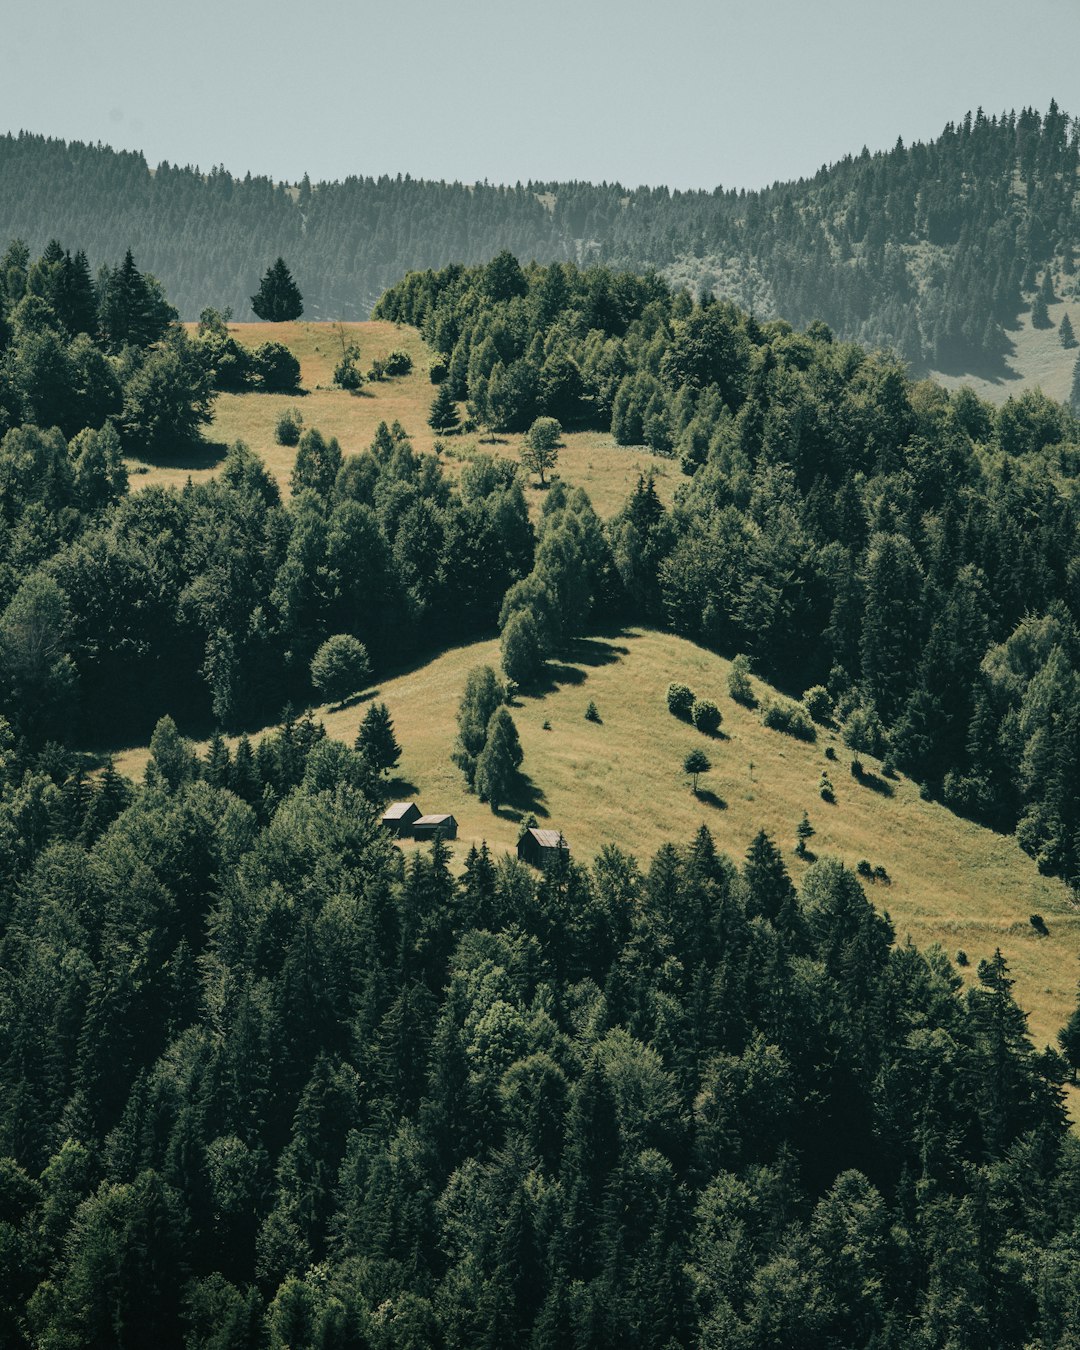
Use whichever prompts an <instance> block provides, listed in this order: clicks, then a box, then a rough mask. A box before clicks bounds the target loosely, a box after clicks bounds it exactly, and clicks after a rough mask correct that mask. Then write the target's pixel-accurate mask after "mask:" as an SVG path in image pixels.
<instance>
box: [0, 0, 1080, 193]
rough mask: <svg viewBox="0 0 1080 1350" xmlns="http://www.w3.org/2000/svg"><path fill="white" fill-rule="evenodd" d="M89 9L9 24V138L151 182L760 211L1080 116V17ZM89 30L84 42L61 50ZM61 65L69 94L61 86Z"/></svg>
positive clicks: (693, 10)
mask: <svg viewBox="0 0 1080 1350" xmlns="http://www.w3.org/2000/svg"><path fill="white" fill-rule="evenodd" d="M85 13H86V11H85V7H81V6H80V7H76V6H75V4H74V3H73V0H43V2H42V3H41V4H40V5H38V6H37V7H36V8H35V9H34V10H33V11H24V12H21V13H19V14H17V15H15V16H13V17H11V18H10V19H9V20H8V22H7V29H8V32H7V45H8V50H9V60H8V62H7V66H8V70H7V72H6V79H5V83H4V86H3V88H2V89H0V128H2V129H3V130H10V131H12V132H17V131H19V130H25V131H28V132H33V133H35V134H41V135H47V136H54V137H60V138H62V139H65V140H78V141H87V142H97V141H102V142H104V143H106V144H108V145H111V146H113V147H114V148H116V149H121V150H137V151H141V152H142V153H143V154H145V156H146V158H147V160H148V162H149V163H150V164H151V165H155V164H157V163H160V162H161V161H162V160H168V161H169V162H170V163H173V164H180V165H185V164H197V165H199V166H200V167H201V168H203V169H204V170H205V169H210V168H212V167H213V166H215V165H224V166H225V167H226V168H227V169H228V170H229V171H230V172H231V173H233V174H236V175H240V176H243V174H244V173H246V172H249V171H250V172H251V173H252V174H257V175H267V176H270V177H272V178H274V179H276V180H279V181H280V180H285V181H290V182H291V181H296V180H298V179H299V178H300V177H301V176H302V175H303V173H304V172H307V173H308V174H310V176H311V178H312V180H313V181H317V180H320V179H340V178H344V177H347V176H349V175H353V174H355V175H372V176H378V175H380V174H384V173H385V174H391V175H396V174H398V173H401V174H406V173H408V174H410V175H411V176H413V177H415V178H428V179H436V180H439V179H443V180H446V181H455V180H456V181H461V182H480V181H484V180H487V181H488V182H492V183H515V182H519V181H520V182H525V181H527V180H529V179H532V180H534V181H538V180H543V181H555V180H558V181H566V180H570V179H580V180H586V181H590V182H600V181H607V182H612V181H619V182H621V183H623V184H625V185H626V186H628V187H636V186H639V185H641V184H650V185H654V186H661V185H663V186H668V187H672V188H705V189H712V188H715V187H717V186H722V187H725V188H732V187H733V188H747V189H753V188H760V187H764V186H767V185H769V184H771V183H773V182H775V181H786V180H788V179H793V178H799V177H809V176H811V175H813V174H814V173H816V172H817V170H818V169H819V168H821V166H822V165H823V164H829V163H835V162H836V161H837V160H840V159H842V158H843V157H844V156H845V155H848V154H857V153H859V151H860V150H861V148H862V147H863V146H864V145H865V146H866V147H867V148H868V149H869V150H871V151H872V152H873V151H878V150H885V149H888V148H890V147H891V146H892V145H893V144H895V142H896V139H897V136H901V137H902V138H903V140H904V142H905V144H909V143H911V142H912V141H920V140H921V141H926V140H931V139H933V138H934V137H936V136H938V135H939V134H940V132H941V130H942V128H943V127H944V126H945V124H946V123H947V122H949V121H959V120H960V119H962V118H963V116H964V115H965V113H966V112H968V111H971V112H973V113H974V112H975V110H976V109H977V108H978V107H982V108H983V110H984V112H985V113H986V115H987V116H992V115H995V114H999V113H1001V112H1003V111H1007V110H1009V109H1017V110H1019V109H1020V108H1022V107H1024V106H1033V107H1035V108H1037V109H1039V110H1040V111H1045V110H1046V108H1047V107H1048V106H1049V103H1050V100H1051V98H1055V99H1056V100H1057V102H1058V104H1059V106H1061V107H1062V108H1063V109H1064V110H1065V111H1066V112H1068V113H1069V114H1070V115H1076V114H1077V113H1080V72H1078V71H1077V69H1076V63H1075V60H1074V58H1073V53H1074V52H1075V50H1076V45H1077V40H1078V39H1080V9H1078V8H1077V7H1075V6H1071V5H1069V4H1067V3H1065V0H1033V2H1032V3H1031V4H1029V5H1027V6H1026V7H1024V9H1023V11H1022V12H1021V11H1020V10H1019V9H1018V8H1017V7H1016V6H1014V5H1012V4H1011V3H1006V2H1005V0H983V2H982V3H975V0H954V3H952V4H949V5H945V6H942V5H940V4H934V3H931V2H930V0H914V2H913V3H911V4H909V5H908V6H907V7H906V9H905V11H904V14H903V21H902V22H900V21H899V19H898V16H897V13H896V10H895V8H894V7H892V6H890V8H889V10H888V11H886V9H885V7H884V5H882V4H880V3H879V4H876V5H875V4H865V3H864V4H856V3H853V0H824V2H823V3H821V4H819V5H817V6H814V7H811V6H807V5H806V4H805V3H803V4H798V3H795V0H776V2H775V3H774V4H772V5H771V6H769V7H768V10H767V11H754V12H748V11H747V10H746V9H745V8H744V7H743V6H736V5H734V4H731V3H723V2H721V3H716V4H705V3H702V2H701V0H671V3H669V4H668V5H666V6H665V7H664V10H663V23H662V25H661V24H660V23H659V22H658V20H657V12H656V7H655V6H652V5H647V4H645V3H643V0H627V3H625V4H621V5H619V6H618V7H617V8H616V7H614V6H609V5H606V4H604V5H596V4H593V5H581V4H577V5H574V4H570V3H568V0H553V3H551V4H549V5H548V6H547V8H546V10H545V11H544V13H543V14H542V15H538V14H537V12H536V11H535V9H533V8H531V7H530V8H529V9H528V10H526V8H525V7H524V6H523V5H520V4H515V3H513V0H509V2H508V3H504V4H495V3H493V0H462V3H460V4H459V5H458V6H457V7H456V8H455V10H454V12H453V14H452V15H451V16H450V17H449V18H448V11H447V10H446V9H444V8H440V9H439V10H437V11H436V10H434V8H433V7H432V17H431V19H430V21H428V22H424V21H422V20H423V15H422V10H417V9H413V10H411V11H409V12H408V13H404V12H400V11H394V12H387V11H386V10H385V9H384V8H381V7H376V6H373V5H370V4H368V3H362V4H358V5H350V6H345V5H342V4H340V3H334V2H331V0H313V3H311V4H309V5H308V6H307V7H306V9H305V10H304V22H303V24H302V25H299V26H298V25H297V22H296V19H295V12H294V11H293V10H292V8H291V7H287V6H285V5H283V4H282V3H281V2H280V0H274V2H273V3H269V4H260V5H257V4H255V3H253V0H233V3H232V4H230V5H228V6H227V7H225V6H222V5H221V4H220V3H217V4H211V3H210V2H209V0H191V3H189V4H188V5H187V6H185V8H184V10H183V11H182V12H170V13H166V14H155V15H154V16H153V18H152V20H150V21H148V20H147V11H146V7H145V6H138V5H136V4H135V3H134V0H101V3H99V5H97V6H96V7H95V12H94V16H93V21H92V24H89V25H88V24H87V20H86V17H85ZM69 29H70V30H71V31H73V32H75V33H76V35H77V40H75V41H70V42H63V43H55V42H51V43H48V44H45V43H43V42H42V40H41V39H42V34H43V33H44V34H48V35H52V34H54V33H56V32H64V31H67V30H69ZM46 63H47V69H48V76H49V77H48V78H45V71H46Z"/></svg>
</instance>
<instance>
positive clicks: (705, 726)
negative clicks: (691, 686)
mask: <svg viewBox="0 0 1080 1350" xmlns="http://www.w3.org/2000/svg"><path fill="white" fill-rule="evenodd" d="M690 716H691V717H692V718H693V720H694V726H696V727H697V729H698V731H700V732H703V733H704V734H705V735H706V736H715V735H716V733H717V732H718V731H719V730H720V721H721V717H720V709H719V708H718V707H717V706H716V704H715V703H714V702H713V701H712V699H711V698H696V699H695V700H694V706H693V707H692V708H691V709H690Z"/></svg>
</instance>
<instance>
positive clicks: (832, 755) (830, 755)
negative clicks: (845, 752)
mask: <svg viewBox="0 0 1080 1350" xmlns="http://www.w3.org/2000/svg"><path fill="white" fill-rule="evenodd" d="M825 758H826V759H832V760H835V759H836V751H835V750H834V749H833V748H832V746H831V745H827V746H826V747H825Z"/></svg>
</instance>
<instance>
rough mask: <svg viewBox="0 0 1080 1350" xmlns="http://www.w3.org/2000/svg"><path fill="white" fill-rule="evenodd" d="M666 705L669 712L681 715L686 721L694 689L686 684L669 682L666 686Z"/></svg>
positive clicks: (692, 701) (676, 715)
mask: <svg viewBox="0 0 1080 1350" xmlns="http://www.w3.org/2000/svg"><path fill="white" fill-rule="evenodd" d="M667 706H668V712H669V713H671V714H672V715H673V716H675V717H681V718H682V720H683V721H684V722H688V721H689V720H690V713H691V710H692V708H693V706H694V691H693V690H692V689H691V688H690V686H689V685H688V684H675V683H672V684H669V685H668V687H667Z"/></svg>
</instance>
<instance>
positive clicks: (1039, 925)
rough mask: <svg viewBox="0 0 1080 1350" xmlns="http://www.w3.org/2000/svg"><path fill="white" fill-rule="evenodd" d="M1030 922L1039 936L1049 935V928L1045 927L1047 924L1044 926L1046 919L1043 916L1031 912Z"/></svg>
mask: <svg viewBox="0 0 1080 1350" xmlns="http://www.w3.org/2000/svg"><path fill="white" fill-rule="evenodd" d="M1030 922H1031V926H1032V928H1034V929H1035V931H1036V933H1038V935H1039V936H1040V937H1049V936H1050V929H1049V928H1047V926H1046V920H1045V919H1044V918H1043V916H1042V915H1041V914H1033V915H1032V916H1031V920H1030Z"/></svg>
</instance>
